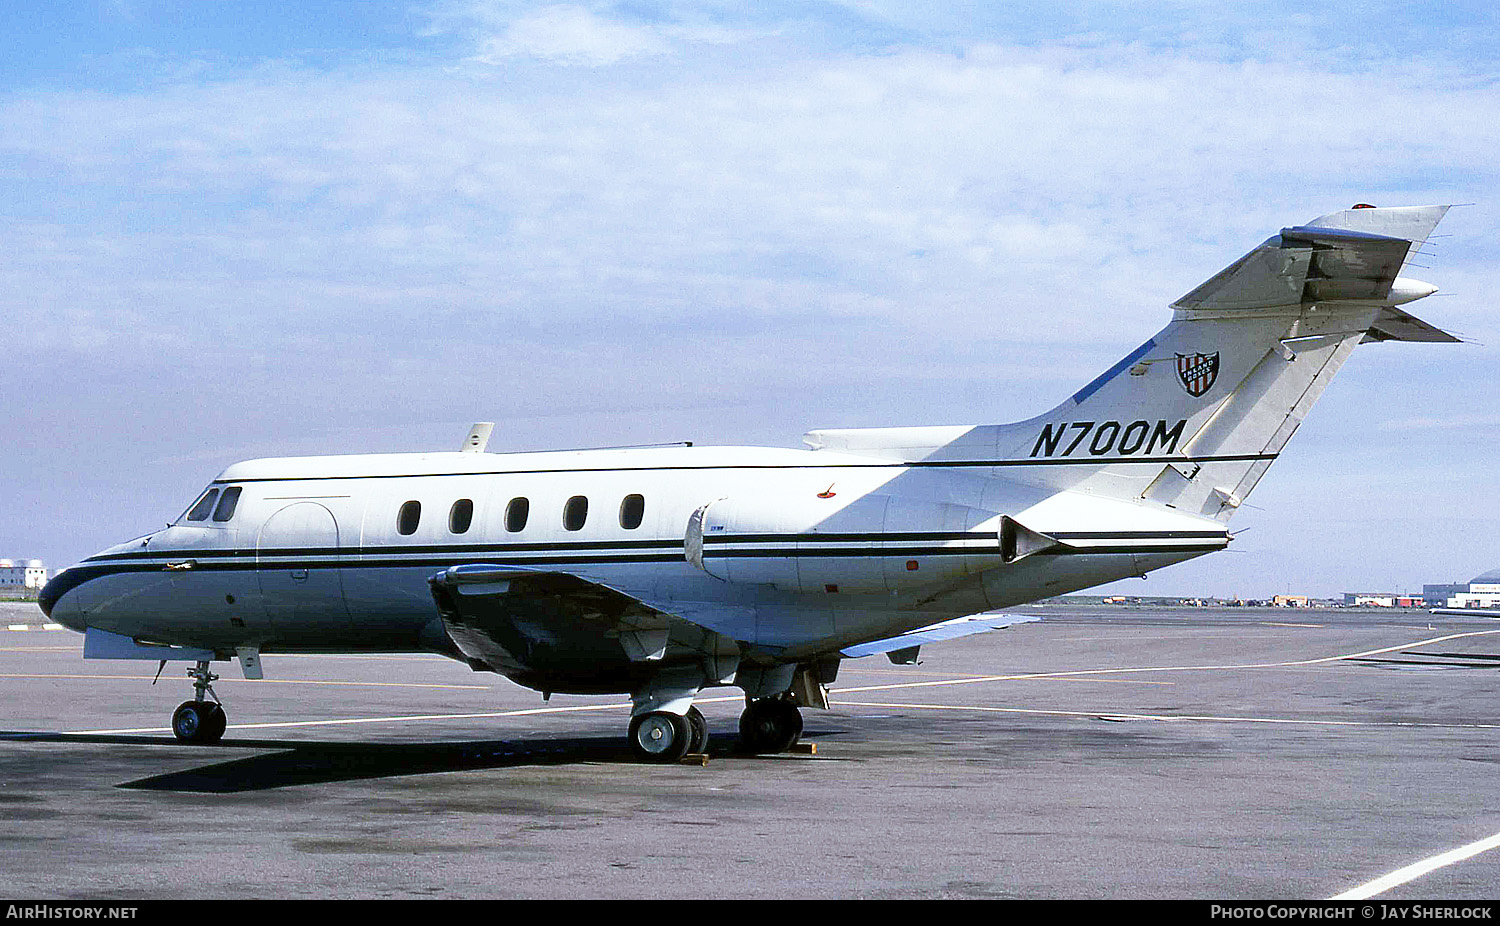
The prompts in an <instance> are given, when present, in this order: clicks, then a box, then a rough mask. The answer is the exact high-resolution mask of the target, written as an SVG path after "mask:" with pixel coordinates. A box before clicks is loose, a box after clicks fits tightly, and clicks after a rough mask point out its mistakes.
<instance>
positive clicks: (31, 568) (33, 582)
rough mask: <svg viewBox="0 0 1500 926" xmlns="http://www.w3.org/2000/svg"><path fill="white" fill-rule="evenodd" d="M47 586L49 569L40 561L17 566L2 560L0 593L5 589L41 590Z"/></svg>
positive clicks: (30, 561)
mask: <svg viewBox="0 0 1500 926" xmlns="http://www.w3.org/2000/svg"><path fill="white" fill-rule="evenodd" d="M46 584H47V567H46V566H43V565H42V561H41V560H39V559H29V560H26V561H25V562H24V563H20V564H17V563H16V562H14V561H13V560H8V559H0V591H3V590H5V589H22V588H41V587H42V586H43V585H46Z"/></svg>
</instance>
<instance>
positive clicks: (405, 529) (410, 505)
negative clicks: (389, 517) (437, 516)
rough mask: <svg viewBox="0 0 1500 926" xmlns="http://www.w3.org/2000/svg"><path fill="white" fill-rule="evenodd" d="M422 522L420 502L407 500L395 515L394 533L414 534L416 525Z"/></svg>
mask: <svg viewBox="0 0 1500 926" xmlns="http://www.w3.org/2000/svg"><path fill="white" fill-rule="evenodd" d="M420 523H422V503H421V502H407V503H406V504H404V505H402V506H401V511H400V512H399V513H397V515H396V533H398V534H401V535H403V536H405V535H407V534H415V533H416V532H417V525H418V524H420Z"/></svg>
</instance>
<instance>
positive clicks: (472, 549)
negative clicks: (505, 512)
mask: <svg viewBox="0 0 1500 926" xmlns="http://www.w3.org/2000/svg"><path fill="white" fill-rule="evenodd" d="M653 547H664V548H667V549H681V547H682V541H681V540H621V541H611V540H597V541H566V542H559V543H515V544H433V545H428V546H412V547H398V546H389V547H385V546H377V547H280V548H276V549H269V550H251V549H235V550H222V549H219V550H215V549H189V550H144V551H139V552H137V551H131V552H128V553H110V554H108V555H106V556H91V557H89V558H88V559H86V560H84V562H85V563H93V562H111V561H119V560H134V559H148V558H154V559H160V558H161V557H163V556H174V557H183V558H188V559H195V558H200V557H202V558H223V557H252V558H253V557H256V556H319V555H322V554H326V553H329V552H330V551H336V552H337V553H339V554H340V555H342V556H406V555H415V554H420V553H444V554H450V555H454V556H470V555H479V554H484V555H488V554H496V553H500V554H506V553H535V552H555V551H583V550H598V551H601V552H606V553H607V552H610V551H612V550H647V549H651V548H653Z"/></svg>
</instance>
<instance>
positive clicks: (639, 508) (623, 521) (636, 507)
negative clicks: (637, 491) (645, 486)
mask: <svg viewBox="0 0 1500 926" xmlns="http://www.w3.org/2000/svg"><path fill="white" fill-rule="evenodd" d="M645 516H646V497H645V496H644V495H627V496H625V500H624V501H622V502H620V526H621V527H623V528H625V529H626V530H628V531H633V530H635V529H636V528H637V527H640V526H641V519H642V518H644V517H645Z"/></svg>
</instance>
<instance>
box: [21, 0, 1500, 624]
mask: <svg viewBox="0 0 1500 926" xmlns="http://www.w3.org/2000/svg"><path fill="white" fill-rule="evenodd" d="M7 12H8V14H9V20H8V27H7V29H6V30H5V31H4V33H3V34H0V62H3V64H0V236H3V238H0V313H3V316H4V317H5V318H6V320H7V331H8V332H9V334H10V338H9V343H10V348H11V349H10V350H8V351H7V352H6V363H5V364H4V366H3V367H0V392H3V394H4V396H5V397H6V409H7V412H8V415H7V417H8V419H9V420H10V422H11V423H12V424H11V426H10V429H9V431H8V433H7V435H6V440H5V443H4V444H3V445H0V447H3V449H0V464H3V466H0V556H8V557H12V558H17V557H40V558H42V559H44V560H46V561H47V562H48V563H49V565H63V564H66V563H70V562H74V561H76V560H78V559H80V558H82V557H83V556H86V555H88V554H90V553H92V552H95V551H96V550H98V549H100V548H102V547H104V546H106V545H108V544H110V543H113V542H116V541H118V540H121V539H124V538H127V537H130V536H134V535H137V534H139V533H142V532H144V531H146V530H148V529H150V528H152V527H153V526H156V525H158V524H160V523H162V522H163V521H165V520H166V519H167V518H169V517H172V516H174V515H175V514H176V513H177V512H178V511H180V510H181V508H182V507H183V506H184V505H185V504H186V503H187V502H188V501H189V500H190V498H191V496H192V495H193V494H194V493H195V492H196V491H197V489H198V488H199V487H201V485H202V484H204V483H205V482H206V481H207V480H208V479H210V478H211V477H212V476H213V475H214V474H215V473H217V472H218V471H219V469H221V468H222V467H223V466H225V465H227V464H228V463H231V462H233V461H235V460H238V459H244V458H249V457H257V456H281V455H293V454H301V453H325V452H373V451H400V450H423V449H433V448H449V447H452V446H456V444H457V442H458V440H459V439H461V438H462V436H463V434H464V433H465V431H466V429H467V426H468V424H469V423H470V422H472V421H475V420H493V421H496V422H498V425H497V429H496V434H495V437H494V438H493V440H492V442H491V448H492V449H541V448H547V447H575V446H587V445H600V444H613V443H631V442H645V441H666V440H682V439H691V440H695V441H698V442H702V443H756V444H771V445H777V446H797V445H798V444H799V438H800V435H801V434H802V433H803V432H804V431H806V430H808V429H810V428H815V427H853V426H874V425H905V424H962V423H980V422H993V421H1006V420H1015V419H1019V418H1024V417H1028V416H1030V415H1032V414H1036V413H1038V412H1040V411H1042V410H1045V409H1046V408H1049V407H1051V405H1053V404H1054V403H1055V402H1056V401H1058V400H1059V399H1061V398H1062V397H1063V396H1066V395H1068V394H1070V393H1071V392H1072V391H1074V390H1075V389H1077V388H1078V386H1079V385H1081V384H1082V383H1085V382H1087V381H1088V380H1090V379H1091V378H1092V377H1093V376H1094V375H1095V374H1097V373H1098V372H1099V371H1100V370H1102V369H1104V368H1105V367H1107V366H1109V365H1110V364H1111V363H1112V362H1113V361H1114V360H1116V359H1118V357H1119V356H1121V355H1123V354H1124V353H1125V352H1127V351H1128V350H1130V349H1131V348H1132V347H1134V346H1135V345H1137V344H1139V343H1140V342H1141V341H1142V340H1144V338H1145V337H1146V336H1148V335H1149V334H1150V333H1152V332H1154V331H1155V330H1157V329H1158V328H1159V327H1160V326H1161V325H1162V324H1164V323H1165V321H1166V320H1167V318H1168V311H1167V309H1166V306H1167V305H1168V304H1169V303H1170V302H1171V301H1172V300H1173V299H1175V298H1176V297H1178V296H1180V295H1182V294H1183V293H1185V292H1187V291H1188V290H1190V289H1192V288H1193V287H1194V286H1195V285H1197V284H1198V283H1199V282H1201V281H1202V280H1204V279H1206V278H1207V277H1209V276H1211V275H1212V274H1213V273H1215V272H1216V271H1218V270H1219V269H1220V268H1221V267H1223V266H1224V265H1226V264H1228V263H1229V262H1230V261H1232V260H1234V259H1235V258H1237V257H1238V256H1239V255H1240V254H1242V253H1244V252H1245V251H1246V250H1248V249H1249V248H1250V247H1252V246H1254V245H1255V244H1256V243H1258V242H1259V241H1261V240H1262V239H1264V238H1265V237H1266V236H1267V235H1269V234H1271V233H1274V232H1275V231H1276V230H1277V229H1279V228H1281V227H1282V226H1284V225H1289V224H1295V223H1298V222H1302V221H1305V220H1307V219H1310V218H1313V217H1314V216H1317V215H1320V214H1323V213H1325V212H1330V211H1334V210H1336V209H1340V208H1344V207H1347V206H1348V205H1350V204H1352V203H1354V202H1360V201H1369V202H1377V203H1381V204H1387V205H1405V204H1417V203H1429V202H1443V203H1450V202H1459V203H1473V204H1474V205H1472V206H1468V207H1465V208H1463V209H1456V210H1454V211H1453V212H1452V213H1450V215H1449V217H1448V218H1447V219H1446V220H1445V222H1444V224H1443V226H1442V227H1440V229H1439V232H1440V233H1441V234H1445V235H1448V236H1449V237H1444V238H1440V239H1436V240H1435V241H1434V247H1433V248H1432V250H1433V252H1434V254H1433V256H1432V257H1431V258H1424V259H1423V260H1422V263H1424V264H1426V265H1428V266H1427V267H1426V268H1424V269H1422V270H1421V271H1419V275H1422V276H1423V278H1424V279H1427V280H1429V281H1430V282H1433V283H1435V284H1437V285H1438V286H1439V287H1441V289H1442V293H1441V294H1440V295H1438V296H1434V297H1432V298H1431V299H1428V300H1426V301H1425V302H1424V303H1422V304H1421V310H1420V311H1419V312H1418V314H1419V315H1422V317H1424V318H1427V319H1428V320H1430V321H1432V322H1433V323H1434V324H1438V325H1440V326H1443V327H1445V328H1448V329H1450V330H1453V331H1455V332H1457V333H1459V334H1462V335H1465V336H1467V337H1469V338H1470V339H1471V343H1468V344H1465V345H1462V346H1456V347H1441V346H1428V345H1392V344H1387V345H1372V346H1369V347H1366V348H1362V349H1361V350H1360V351H1358V352H1357V353H1356V354H1355V356H1354V358H1353V360H1351V362H1350V363H1349V365H1348V366H1347V367H1346V368H1345V371H1344V372H1343V373H1342V374H1341V375H1340V377H1339V379H1338V380H1337V381H1336V382H1335V383H1334V385H1333V386H1332V388H1331V389H1330V390H1329V392H1328V393H1327V395H1326V396H1325V398H1324V399H1323V401H1322V402H1321V403H1320V405H1319V406H1318V407H1317V408H1316V409H1315V410H1314V411H1313V413H1312V415H1311V416H1310V418H1309V420H1308V421H1307V423H1306V425H1305V426H1304V427H1303V429H1302V431H1301V432H1299V434H1298V435H1297V436H1296V438H1294V440H1293V441H1292V444H1291V445H1290V447H1289V448H1288V452H1287V453H1286V454H1285V455H1284V457H1283V459H1282V460H1281V461H1280V462H1279V463H1278V464H1277V466H1276V467H1274V468H1273V469H1272V470H1271V472H1270V474H1269V475H1268V476H1267V477H1266V479H1265V480H1263V481H1262V483H1261V484H1260V486H1259V487H1258V488H1257V490H1256V493H1255V495H1254V496H1253V497H1252V498H1251V500H1250V505H1251V506H1254V507H1253V508H1249V509H1247V510H1244V511H1242V512H1241V513H1240V514H1239V515H1238V516H1237V518H1236V520H1235V522H1234V525H1233V526H1234V528H1236V529H1244V530H1245V533H1244V534H1243V536H1242V537H1241V538H1240V539H1239V540H1238V541H1237V542H1236V544H1235V550H1234V552H1231V553H1225V554H1221V555H1219V556H1215V557H1210V558H1208V559H1206V560H1203V561H1199V562H1197V563H1190V564H1186V565H1183V566H1179V567H1175V568H1173V569H1170V570H1166V571H1164V572H1162V573H1158V574H1156V575H1154V576H1152V577H1151V578H1150V579H1147V580H1145V581H1133V582H1130V583H1120V584H1117V586H1116V588H1117V589H1118V590H1122V591H1129V592H1135V593H1140V594H1178V593H1183V594H1187V593H1192V594H1213V595H1233V594H1239V595H1244V596H1259V595H1268V594H1271V593H1273V592H1286V591H1294V592H1296V591H1305V592H1312V593H1314V594H1334V593H1336V592H1339V591H1342V590H1344V589H1351V590H1352V589H1355V588H1361V589H1364V588H1372V589H1374V588H1381V589H1384V588H1390V589H1413V588H1418V587H1419V586H1420V585H1421V583H1422V582H1424V581H1428V582H1436V581H1451V580H1466V579H1468V578H1470V577H1471V576H1473V575H1475V574H1477V573H1479V572H1482V571H1485V570H1487V569H1491V568H1494V567H1495V566H1500V542H1497V541H1496V538H1500V531H1497V527H1500V524H1497V520H1500V519H1497V516H1496V514H1495V511H1494V509H1493V507H1487V506H1486V504H1485V502H1486V500H1487V499H1488V498H1489V497H1490V496H1492V495H1493V493H1494V474H1495V466H1494V462H1493V461H1494V460H1495V459H1497V457H1500V454H1497V452H1496V451H1497V449H1500V448H1497V443H1500V441H1497V437H1496V435H1497V434H1500V427H1497V425H1500V412H1496V410H1495V408H1496V404H1495V401H1494V395H1495V383H1496V382H1497V380H1500V355H1497V352H1496V351H1497V345H1500V337H1497V336H1496V334H1495V327H1496V322H1495V319H1494V313H1493V312H1492V310H1491V307H1490V302H1491V299H1490V298H1489V294H1490V293H1492V292H1494V284H1495V282H1496V280H1495V270H1494V269H1493V268H1494V267H1495V265H1496V260H1497V257H1500V248H1497V246H1496V240H1497V239H1496V230H1497V225H1500V222H1497V213H1496V204H1497V202H1500V197H1497V196H1496V195H1495V194H1496V192H1497V190H1500V181H1497V160H1496V155H1495V152H1496V151H1500V94H1497V74H1500V68H1497V60H1496V59H1497V51H1500V40H1497V38H1496V36H1500V22H1497V18H1500V17H1497V14H1496V12H1494V11H1493V9H1492V7H1491V6H1490V5H1488V4H1466V3H1445V4H1430V5H1423V4H1411V3H1364V4H1325V5H1318V6H1317V7H1315V8H1312V7H1307V6H1304V5H1297V4H1279V3H1244V4H1232V5H1230V6H1229V7H1228V9H1227V10H1226V9H1225V8H1224V5H1223V4H1220V3H1213V4H1210V3H1192V2H1182V3H1176V4H1170V3H1169V4H1160V3H1158V4H1136V3H1125V2H1094V3H1083V2H1075V3H1047V4H1035V5H1027V4H986V3H954V4H922V5H920V7H918V6H915V5H910V4H898V3H877V2H871V3H759V4H746V3H728V2H726V3H697V4H688V3H672V2H661V3H649V2H642V3H583V2H579V3H555V4H546V3H503V2H428V3H423V2H406V3H391V4H382V3H370V2H342V3H333V2H330V3H304V4H285V5H278V4H268V3H250V2H243V3H241V2H195V3H179V2H116V3H106V2H97V3H90V2H80V3H74V4H51V3H17V4H11V5H9V6H8V7H7Z"/></svg>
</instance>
